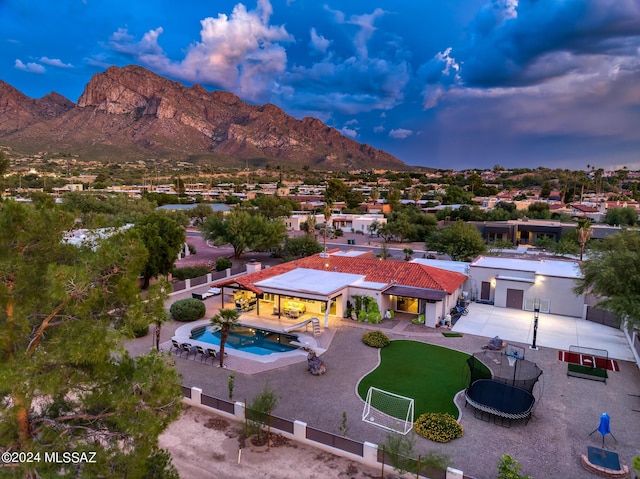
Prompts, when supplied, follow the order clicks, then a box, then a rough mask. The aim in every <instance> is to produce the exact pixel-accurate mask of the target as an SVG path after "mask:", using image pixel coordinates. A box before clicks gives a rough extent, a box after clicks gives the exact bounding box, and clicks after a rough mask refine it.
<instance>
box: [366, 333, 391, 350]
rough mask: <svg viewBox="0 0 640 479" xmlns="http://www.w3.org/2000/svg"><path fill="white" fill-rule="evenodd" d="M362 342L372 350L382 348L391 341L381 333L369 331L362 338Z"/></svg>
mask: <svg viewBox="0 0 640 479" xmlns="http://www.w3.org/2000/svg"><path fill="white" fill-rule="evenodd" d="M362 342H363V343H364V344H366V345H367V346H371V347H372V348H384V347H385V346H389V343H390V342H391V341H390V340H389V338H388V337H387V335H386V334H384V333H383V332H382V331H369V332H368V333H365V334H364V336H362Z"/></svg>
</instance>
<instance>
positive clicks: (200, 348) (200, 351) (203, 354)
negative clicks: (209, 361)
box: [193, 346, 207, 362]
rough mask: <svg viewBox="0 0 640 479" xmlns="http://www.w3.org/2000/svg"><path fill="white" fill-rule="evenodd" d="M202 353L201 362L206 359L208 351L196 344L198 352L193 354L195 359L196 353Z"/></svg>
mask: <svg viewBox="0 0 640 479" xmlns="http://www.w3.org/2000/svg"><path fill="white" fill-rule="evenodd" d="M198 354H199V355H200V362H202V361H204V359H205V358H206V356H207V352H206V351H205V350H204V348H203V347H202V346H196V354H194V355H193V359H196V355H198Z"/></svg>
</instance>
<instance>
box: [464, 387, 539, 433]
mask: <svg viewBox="0 0 640 479" xmlns="http://www.w3.org/2000/svg"><path fill="white" fill-rule="evenodd" d="M464 396H465V399H466V400H467V404H471V406H473V407H474V408H475V409H476V410H477V411H481V412H484V413H488V414H491V415H493V416H497V417H500V418H502V419H506V420H509V421H511V420H514V419H515V420H517V419H524V420H525V423H526V422H529V418H531V410H532V409H533V405H534V404H535V402H536V400H535V398H534V397H533V394H531V393H530V392H529V391H527V390H526V389H522V388H519V387H515V386H511V385H509V384H505V383H503V382H499V381H494V380H493V379H478V380H477V381H475V382H474V383H473V384H472V385H471V386H469V387H468V388H467V390H466V391H465V393H464Z"/></svg>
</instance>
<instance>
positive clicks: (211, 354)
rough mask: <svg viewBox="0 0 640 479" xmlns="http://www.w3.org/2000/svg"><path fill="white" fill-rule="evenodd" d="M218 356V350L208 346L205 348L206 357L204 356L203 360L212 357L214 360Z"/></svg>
mask: <svg viewBox="0 0 640 479" xmlns="http://www.w3.org/2000/svg"><path fill="white" fill-rule="evenodd" d="M217 357H218V351H216V350H215V349H212V348H208V349H207V357H206V358H205V360H204V362H205V363H206V362H207V359H209V358H212V361H211V362H213V360H215V359H216V358H217Z"/></svg>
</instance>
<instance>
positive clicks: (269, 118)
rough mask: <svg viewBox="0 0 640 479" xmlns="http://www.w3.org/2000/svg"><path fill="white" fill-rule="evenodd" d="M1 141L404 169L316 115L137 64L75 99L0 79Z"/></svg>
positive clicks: (216, 159) (106, 75) (28, 146)
mask: <svg viewBox="0 0 640 479" xmlns="http://www.w3.org/2000/svg"><path fill="white" fill-rule="evenodd" d="M0 145H1V146H8V147H11V148H12V149H13V150H14V151H15V152H20V153H23V154H34V153H37V152H45V151H46V152H49V153H52V154H56V153H65V154H74V155H79V157H80V158H81V159H84V160H99V161H113V162H125V161H131V160H138V159H149V158H162V159H175V160H177V161H191V162H194V163H200V164H210V165H214V166H237V167H243V166H245V165H246V164H249V165H251V166H263V165H265V164H269V163H271V164H272V165H273V164H278V165H279V164H283V165H296V166H298V167H299V166H304V165H309V167H311V168H314V169H327V170H344V169H352V168H366V169H371V168H388V169H402V168H405V167H406V165H405V164H404V163H403V162H402V161H400V160H399V159H397V158H396V157H394V156H392V155H390V154H388V153H386V152H384V151H382V150H378V149H375V148H373V147H371V146H369V145H366V144H361V143H358V142H357V141H355V140H353V139H351V138H348V137H346V136H344V135H342V134H341V133H340V132H339V131H337V130H336V129H335V128H331V127H329V126H327V125H325V124H324V123H323V122H321V121H320V120H318V119H315V118H310V117H307V118H303V119H302V120H298V119H296V118H294V117H292V116H290V115H287V114H286V113H285V112H284V111H283V110H282V109H280V108H278V107H277V106H275V105H272V104H265V105H262V106H257V105H251V104H248V103H246V102H244V101H242V100H241V99H240V98H239V97H237V96H236V95H234V94H232V93H228V92H223V91H213V92H209V91H207V90H205V89H204V88H203V87H202V86H199V85H194V86H192V87H185V86H183V85H182V84H180V83H178V82H175V81H172V80H169V79H167V78H164V77H161V76H159V75H156V74H155V73H153V72H151V71H149V70H147V69H145V68H143V67H140V66H135V65H130V66H126V67H123V68H119V67H110V68H108V69H107V70H106V71H104V72H102V73H98V74H96V75H94V76H93V77H92V78H91V80H90V81H89V83H88V84H87V85H86V86H85V89H84V92H83V93H82V95H81V96H80V98H79V99H78V102H77V103H73V102H72V101H70V100H68V99H67V98H65V97H63V96H61V95H59V94H57V93H55V92H52V93H49V94H48V95H46V96H44V97H42V98H39V99H33V98H30V97H28V96H26V95H24V94H23V93H21V92H20V91H18V90H17V89H15V88H14V87H12V86H11V85H9V84H7V83H5V82H3V81H0Z"/></svg>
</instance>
